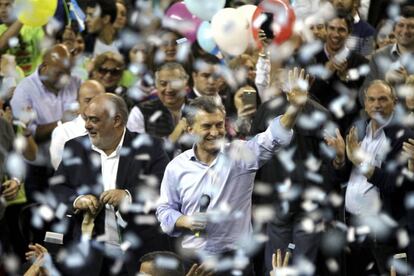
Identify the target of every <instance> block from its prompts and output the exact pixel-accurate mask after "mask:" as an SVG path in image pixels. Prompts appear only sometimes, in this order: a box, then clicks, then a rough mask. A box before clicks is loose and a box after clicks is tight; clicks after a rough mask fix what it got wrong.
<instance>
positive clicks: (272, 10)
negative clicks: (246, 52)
mask: <svg viewBox="0 0 414 276" xmlns="http://www.w3.org/2000/svg"><path fill="white" fill-rule="evenodd" d="M268 15H270V18H269V19H268V20H266V16H268ZM295 19H296V17H295V12H294V11H293V9H292V7H291V6H290V4H289V1H288V0H263V1H262V2H261V3H260V4H259V6H258V7H257V9H256V11H255V12H254V14H253V21H252V22H253V24H252V26H253V28H252V30H253V37H254V38H255V40H256V42H257V43H258V44H259V45H260V41H259V29H266V28H269V29H270V30H271V32H273V36H274V38H273V43H275V44H281V43H283V42H285V41H286V40H288V39H289V38H290V36H291V35H292V32H293V25H294V23H295ZM265 32H266V30H265Z"/></svg>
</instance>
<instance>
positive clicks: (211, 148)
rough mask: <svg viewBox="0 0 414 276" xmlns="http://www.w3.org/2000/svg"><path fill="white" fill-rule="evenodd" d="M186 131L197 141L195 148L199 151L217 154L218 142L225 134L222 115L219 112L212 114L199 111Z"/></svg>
mask: <svg viewBox="0 0 414 276" xmlns="http://www.w3.org/2000/svg"><path fill="white" fill-rule="evenodd" d="M188 131H189V133H190V134H193V135H196V136H197V138H198V139H199V140H198V142H197V147H198V148H199V149H200V150H203V151H205V152H208V153H211V154H214V153H217V152H218V151H219V150H220V141H221V140H222V139H223V138H224V135H225V134H226V130H225V125H224V114H223V113H222V112H221V111H220V110H217V111H216V112H214V113H207V112H205V111H203V110H199V111H198V112H197V114H196V116H195V121H194V123H193V125H192V126H190V127H189V128H188Z"/></svg>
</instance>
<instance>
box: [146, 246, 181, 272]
mask: <svg viewBox="0 0 414 276" xmlns="http://www.w3.org/2000/svg"><path fill="white" fill-rule="evenodd" d="M159 258H165V259H170V260H173V261H177V267H174V268H170V267H162V266H160V265H158V264H157V259H159ZM139 261H140V263H141V264H142V263H146V262H150V263H152V264H153V267H154V271H153V272H154V276H155V275H156V276H184V275H185V270H184V264H183V261H182V260H181V258H180V257H179V256H178V255H177V254H175V253H173V252H169V251H154V252H150V253H147V254H145V255H144V256H142V257H141V258H140V259H139Z"/></svg>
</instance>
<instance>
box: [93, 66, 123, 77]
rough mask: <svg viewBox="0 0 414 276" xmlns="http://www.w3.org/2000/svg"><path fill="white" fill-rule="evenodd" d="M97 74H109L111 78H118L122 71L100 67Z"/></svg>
mask: <svg viewBox="0 0 414 276" xmlns="http://www.w3.org/2000/svg"><path fill="white" fill-rule="evenodd" d="M98 72H99V74H101V75H103V76H105V75H106V74H108V73H109V74H111V75H112V76H120V75H121V74H122V69H121V68H105V67H100V68H99V69H98Z"/></svg>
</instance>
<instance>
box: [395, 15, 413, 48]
mask: <svg viewBox="0 0 414 276" xmlns="http://www.w3.org/2000/svg"><path fill="white" fill-rule="evenodd" d="M394 33H395V37H396V39H397V43H398V44H399V45H401V46H403V47H407V48H410V49H411V48H413V45H414V17H401V19H400V20H399V21H398V22H397V24H396V25H395V31H394Z"/></svg>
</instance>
